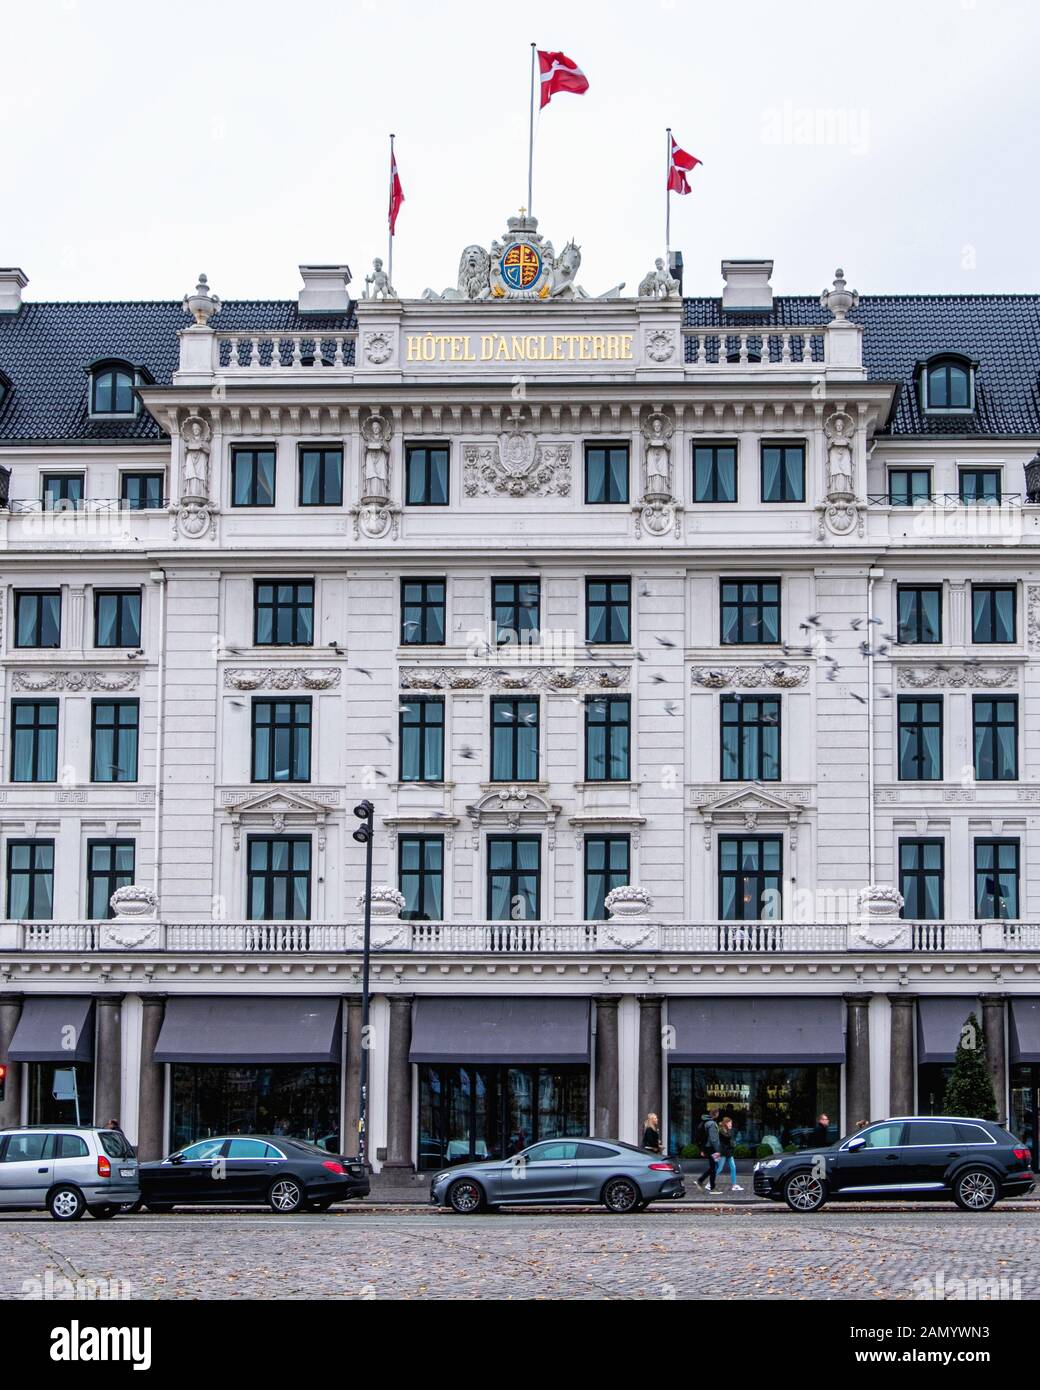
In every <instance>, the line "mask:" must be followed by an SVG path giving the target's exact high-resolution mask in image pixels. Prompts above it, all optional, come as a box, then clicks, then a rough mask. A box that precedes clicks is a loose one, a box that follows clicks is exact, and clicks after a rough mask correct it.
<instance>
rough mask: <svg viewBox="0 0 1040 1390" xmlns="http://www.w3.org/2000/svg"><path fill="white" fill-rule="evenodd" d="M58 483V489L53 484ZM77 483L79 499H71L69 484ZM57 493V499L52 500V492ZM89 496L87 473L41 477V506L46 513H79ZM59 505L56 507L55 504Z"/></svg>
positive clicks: (49, 474) (44, 474) (42, 475)
mask: <svg viewBox="0 0 1040 1390" xmlns="http://www.w3.org/2000/svg"><path fill="white" fill-rule="evenodd" d="M54 483H57V484H58V486H57V488H56V489H54V488H53V487H52V484H54ZM70 483H76V484H77V485H78V487H79V496H78V497H69V496H68V492H69V484H70ZM54 491H56V492H57V494H58V495H57V498H56V499H55V498H52V496H51V494H52V492H54ZM86 494H87V475H86V473H82V472H80V473H43V474H41V477H40V506H41V507H42V508H43V510H44V511H45V512H78V511H80V510H81V509H82V507H83V503H84V502H85V501H86ZM55 501H57V503H58V505H57V506H55V505H54V502H55Z"/></svg>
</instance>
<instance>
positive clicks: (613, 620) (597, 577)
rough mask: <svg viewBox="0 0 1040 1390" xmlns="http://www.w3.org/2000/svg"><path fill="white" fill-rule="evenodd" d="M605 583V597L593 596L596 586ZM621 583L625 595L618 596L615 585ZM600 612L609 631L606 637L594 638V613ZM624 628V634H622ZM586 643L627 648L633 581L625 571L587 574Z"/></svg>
mask: <svg viewBox="0 0 1040 1390" xmlns="http://www.w3.org/2000/svg"><path fill="white" fill-rule="evenodd" d="M596 585H602V586H603V588H604V595H603V597H602V598H593V596H592V591H593V588H594V586H596ZM615 585H619V586H621V587H622V588H623V590H624V594H623V597H621V598H615V597H614V595H613V588H614V586H615ZM597 611H598V612H601V613H602V614H603V622H604V626H605V628H606V631H607V635H606V637H594V636H593V635H592V631H593V622H592V618H593V613H594V612H597ZM622 629H623V631H624V635H623V636H621V635H617V636H615V633H618V634H620V632H621V630H622ZM585 642H586V644H587V645H588V646H596V647H627V646H629V645H631V642H632V580H631V577H630V576H628V575H624V574H590V575H586V577H585Z"/></svg>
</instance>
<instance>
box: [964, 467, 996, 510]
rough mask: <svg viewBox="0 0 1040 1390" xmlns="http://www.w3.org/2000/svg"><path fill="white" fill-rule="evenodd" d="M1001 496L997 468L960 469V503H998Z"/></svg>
mask: <svg viewBox="0 0 1040 1390" xmlns="http://www.w3.org/2000/svg"><path fill="white" fill-rule="evenodd" d="M1000 496H1001V488H1000V469H999V468H962V469H961V471H960V499H961V501H962V502H993V503H996V502H999V501H1000Z"/></svg>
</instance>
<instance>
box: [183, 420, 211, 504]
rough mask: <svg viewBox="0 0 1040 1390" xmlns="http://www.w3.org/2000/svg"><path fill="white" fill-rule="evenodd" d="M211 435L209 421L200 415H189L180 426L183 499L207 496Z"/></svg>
mask: <svg viewBox="0 0 1040 1390" xmlns="http://www.w3.org/2000/svg"><path fill="white" fill-rule="evenodd" d="M212 437H213V435H212V430H211V429H210V427H209V422H208V421H207V420H204V419H203V418H202V416H201V415H189V416H188V418H187V419H186V420H185V422H184V424H183V426H182V427H181V441H182V449H183V462H182V465H181V497H182V498H184V499H187V498H189V497H190V498H196V499H197V498H208V497H209V453H210V447H211V444H212Z"/></svg>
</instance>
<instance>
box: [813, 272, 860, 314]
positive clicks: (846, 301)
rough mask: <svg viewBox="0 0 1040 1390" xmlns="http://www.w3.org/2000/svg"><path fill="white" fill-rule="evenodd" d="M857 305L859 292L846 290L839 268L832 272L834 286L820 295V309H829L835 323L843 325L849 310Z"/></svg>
mask: <svg viewBox="0 0 1040 1390" xmlns="http://www.w3.org/2000/svg"><path fill="white" fill-rule="evenodd" d="M858 304H859V292H858V291H857V290H850V289H849V288H848V281H847V280H846V279H845V272H844V271H843V270H842V268H841V266H839V267H838V269H837V270H836V271H835V272H834V285H833V287H832V288H831V289H829V290H824V291H823V293H822V294H821V295H820V307H821V308H822V309H829V310H830V311H831V314H832V315H833V317H834V320H835V322H837V323H843V322H844V321H845V319H846V317H847V315H848V312H849V310H850V309H855V308H856V306H857V305H858Z"/></svg>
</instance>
